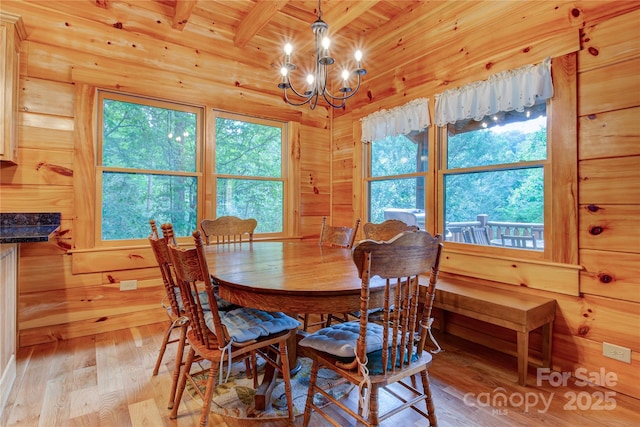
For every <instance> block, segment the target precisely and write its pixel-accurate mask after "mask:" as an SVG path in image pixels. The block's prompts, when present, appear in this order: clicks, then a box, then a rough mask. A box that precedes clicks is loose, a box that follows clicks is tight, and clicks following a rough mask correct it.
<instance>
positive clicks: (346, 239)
mask: <svg viewBox="0 0 640 427" xmlns="http://www.w3.org/2000/svg"><path fill="white" fill-rule="evenodd" d="M359 227H360V218H358V219H357V220H356V222H355V224H354V226H353V227H344V226H332V225H327V217H326V216H325V217H322V227H321V228H320V242H319V243H320V246H329V247H332V248H348V249H350V248H352V247H353V242H355V240H356V234H358V228H359Z"/></svg>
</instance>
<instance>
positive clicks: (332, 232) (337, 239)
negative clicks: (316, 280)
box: [301, 216, 361, 331]
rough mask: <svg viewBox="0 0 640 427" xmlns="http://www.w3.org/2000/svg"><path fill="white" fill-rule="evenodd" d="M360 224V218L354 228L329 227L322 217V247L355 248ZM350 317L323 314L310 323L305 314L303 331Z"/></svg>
mask: <svg viewBox="0 0 640 427" xmlns="http://www.w3.org/2000/svg"><path fill="white" fill-rule="evenodd" d="M360 222H361V220H360V218H358V219H357V220H356V222H355V224H354V226H353V227H345V226H331V225H327V217H326V216H325V217H322V226H321V228H320V241H319V244H320V246H327V247H331V248H347V249H350V248H351V247H353V242H354V241H355V239H356V234H357V233H358V228H359V227H360ZM348 316H349V314H348V313H343V315H342V318H338V317H336V316H335V315H333V314H331V313H328V314H326V316H325V315H324V314H321V315H320V320H319V321H318V322H314V323H309V314H303V315H302V316H301V320H302V329H303V330H304V331H308V328H310V327H314V326H319V325H321V326H329V325H330V324H331V322H332V321H333V319H339V320H340V321H342V322H346V321H347V320H348Z"/></svg>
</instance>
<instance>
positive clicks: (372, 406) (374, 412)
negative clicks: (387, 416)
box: [368, 385, 380, 426]
mask: <svg viewBox="0 0 640 427" xmlns="http://www.w3.org/2000/svg"><path fill="white" fill-rule="evenodd" d="M378 392H379V387H378V386H376V385H373V386H372V387H371V394H370V395H369V417H368V419H369V424H370V425H371V426H379V425H380V420H379V419H378V411H379V410H380V402H378V395H379V393H378Z"/></svg>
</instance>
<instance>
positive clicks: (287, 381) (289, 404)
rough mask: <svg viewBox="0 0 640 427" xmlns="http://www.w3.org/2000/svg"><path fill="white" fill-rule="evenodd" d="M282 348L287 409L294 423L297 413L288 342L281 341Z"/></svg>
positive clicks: (281, 359) (282, 372) (280, 346)
mask: <svg viewBox="0 0 640 427" xmlns="http://www.w3.org/2000/svg"><path fill="white" fill-rule="evenodd" d="M278 347H279V350H280V366H281V374H282V379H283V380H284V393H285V395H286V396H287V410H288V411H289V421H290V422H291V423H293V420H294V418H295V414H294V413H293V393H292V391H291V371H290V370H289V369H290V368H289V351H288V350H287V342H286V341H281V342H280V345H279V346H278Z"/></svg>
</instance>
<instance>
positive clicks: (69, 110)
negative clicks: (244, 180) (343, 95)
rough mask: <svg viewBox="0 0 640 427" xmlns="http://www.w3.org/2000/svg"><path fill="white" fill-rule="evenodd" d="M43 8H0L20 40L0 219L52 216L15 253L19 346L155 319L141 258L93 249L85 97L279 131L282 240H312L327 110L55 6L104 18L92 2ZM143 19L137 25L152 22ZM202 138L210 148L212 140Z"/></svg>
mask: <svg viewBox="0 0 640 427" xmlns="http://www.w3.org/2000/svg"><path fill="white" fill-rule="evenodd" d="M47 6H48V5H46V4H43V5H38V4H33V3H27V2H12V3H11V4H8V3H5V2H3V5H2V7H3V9H5V8H6V9H7V10H11V11H12V12H13V13H16V14H17V15H20V16H22V17H23V19H24V20H25V21H26V22H27V25H26V26H27V29H28V34H27V40H26V41H25V42H24V44H23V45H22V52H21V53H22V56H21V69H20V76H21V81H20V94H19V114H18V118H17V119H18V123H17V124H18V137H19V140H18V148H19V161H18V165H17V166H10V167H4V166H3V167H2V168H1V169H0V183H1V191H2V211H3V212H61V214H62V225H61V228H60V231H59V232H58V233H57V234H56V236H55V239H54V240H53V241H50V242H48V243H33V244H31V243H28V244H22V247H21V256H20V261H19V262H20V277H19V283H20V290H19V294H20V296H19V325H18V327H19V339H20V345H21V346H27V345H31V344H36V343H42V342H47V341H53V340H59V339H65V338H72V337H76V336H82V335H88V334H94V333H97V332H101V331H108V330H115V329H119V328H123V327H129V326H135V325H141V324H148V323H151V322H157V321H161V320H163V319H165V316H166V314H165V313H164V310H163V309H162V308H161V305H160V302H161V300H162V297H163V294H164V289H163V287H162V286H161V282H160V280H159V271H158V269H157V267H155V260H154V259H153V255H152V253H151V251H150V249H149V248H148V247H146V246H140V247H127V248H102V249H101V248H99V247H96V245H95V242H94V240H93V236H94V230H93V223H94V221H95V215H94V213H95V209H96V208H95V203H94V202H95V197H94V196H93V193H94V192H95V135H94V133H95V129H94V128H93V120H94V114H95V109H94V105H93V104H94V102H95V90H96V88H102V89H112V90H117V91H123V92H126V93H131V94H137V95H142V96H147V97H156V98H160V99H165V100H173V101H178V102H186V103H191V104H194V105H200V106H203V107H205V108H206V114H210V113H211V111H212V110H213V109H216V110H223V111H230V112H236V113H242V114H248V115H255V116H258V117H265V118H270V119H275V120H280V121H287V122H289V123H290V124H291V126H290V131H291V132H292V135H291V136H290V141H291V147H290V149H291V158H292V161H293V162H295V163H296V164H295V167H293V168H292V170H298V171H299V176H298V177H296V179H295V188H296V192H297V193H296V194H294V195H293V196H292V197H291V200H290V203H294V204H296V205H299V206H296V208H295V216H296V218H295V224H294V226H293V227H292V228H293V233H294V235H296V236H307V235H314V234H315V235H317V234H318V233H319V230H320V223H321V219H322V217H323V216H324V215H329V214H330V206H331V204H330V200H331V199H330V198H331V195H330V194H331V181H330V163H329V162H330V138H331V134H330V127H331V125H330V119H331V117H330V112H329V110H328V109H327V108H325V107H322V106H319V107H318V108H316V109H315V110H313V111H311V110H309V109H295V108H291V107H289V106H287V105H286V104H284V102H283V101H282V99H281V98H280V97H279V96H274V94H273V92H274V91H273V90H272V89H270V90H269V91H266V90H261V88H260V87H253V88H252V87H247V86H246V85H243V84H241V83H239V82H238V81H236V84H234V85H228V84H224V83H223V81H225V80H226V79H221V78H220V74H219V73H228V74H233V75H242V74H243V73H245V72H251V71H249V70H246V69H242V67H243V65H241V64H237V63H236V62H234V61H232V60H229V59H227V58H225V56H224V52H220V54H221V55H220V56H217V55H214V54H212V53H210V52H199V53H198V54H197V55H196V56H197V61H198V62H199V63H200V65H202V66H201V67H193V66H191V65H189V64H192V63H193V62H194V61H196V59H194V50H193V49H189V48H186V47H185V46H182V45H179V44H178V42H179V40H180V37H181V35H179V34H178V35H176V36H175V37H174V38H170V39H169V40H160V39H159V38H154V37H149V36H145V35H143V34H133V33H131V32H123V31H118V30H116V29H114V28H111V27H110V26H101V27H96V26H93V25H92V24H91V21H89V20H83V19H78V18H74V17H72V16H71V15H69V14H68V13H65V12H64V10H65V8H66V7H72V8H76V7H77V8H80V9H82V10H83V11H84V12H86V13H88V14H91V13H97V14H102V13H103V12H104V9H100V8H96V7H95V5H92V4H91V2H74V3H73V4H71V3H69V4H66V5H65V4H60V5H59V8H60V9H59V10H60V11H55V10H50V9H47ZM149 13H152V12H149ZM151 18H152V17H146V18H143V19H149V20H150V21H149V22H155V19H151ZM129 37H131V38H129ZM136 45H137V46H139V47H141V46H144V49H136V48H135V46H136ZM167 50H169V51H171V53H172V54H171V55H167V54H166V51H167ZM253 55H254V56H252V57H251V58H249V57H248V58H247V63H249V64H255V65H256V67H260V68H262V67H263V65H264V64H265V63H267V62H268V58H256V57H255V54H253ZM207 69H208V70H210V69H215V70H216V73H210V72H209V71H207ZM261 72H262V70H261ZM176 76H179V77H178V78H176ZM205 138H206V139H207V143H210V141H211V136H210V135H208V136H205ZM210 199H211V198H210V197H209V200H210ZM207 209H208V206H205V212H204V214H203V215H204V216H206V215H207ZM131 279H135V280H138V289H137V290H135V291H127V292H121V291H120V290H119V282H120V281H122V280H131Z"/></svg>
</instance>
